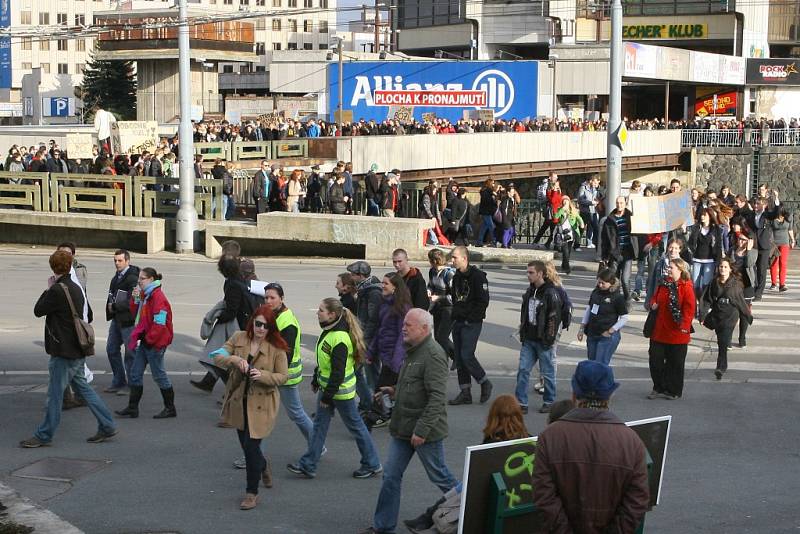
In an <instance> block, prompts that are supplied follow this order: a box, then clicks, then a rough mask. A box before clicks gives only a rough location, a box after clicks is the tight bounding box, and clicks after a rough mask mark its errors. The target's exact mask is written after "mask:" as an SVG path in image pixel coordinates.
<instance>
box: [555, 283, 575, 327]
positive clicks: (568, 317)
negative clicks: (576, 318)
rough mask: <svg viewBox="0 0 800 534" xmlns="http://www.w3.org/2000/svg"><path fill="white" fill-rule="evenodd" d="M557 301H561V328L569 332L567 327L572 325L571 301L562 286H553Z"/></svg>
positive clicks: (572, 308)
mask: <svg viewBox="0 0 800 534" xmlns="http://www.w3.org/2000/svg"><path fill="white" fill-rule="evenodd" d="M555 290H556V293H557V294H558V299H559V300H560V301H561V328H563V329H564V330H569V325H570V324H572V312H573V310H574V307H573V305H572V301H571V300H570V299H569V295H567V291H566V290H565V289H564V287H563V286H555Z"/></svg>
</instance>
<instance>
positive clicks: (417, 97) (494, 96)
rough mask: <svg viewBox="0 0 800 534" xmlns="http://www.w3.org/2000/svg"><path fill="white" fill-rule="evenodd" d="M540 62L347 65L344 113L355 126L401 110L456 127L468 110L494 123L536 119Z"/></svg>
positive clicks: (335, 101)
mask: <svg viewBox="0 0 800 534" xmlns="http://www.w3.org/2000/svg"><path fill="white" fill-rule="evenodd" d="M537 69H538V66H537V62H536V61H353V62H348V63H345V64H344V72H343V76H344V78H343V84H342V86H343V88H344V92H343V96H344V98H343V100H344V105H343V106H342V109H343V110H345V111H346V110H352V112H353V121H358V120H359V119H362V118H363V119H365V120H370V119H375V121H377V122H381V121H383V120H386V119H387V118H389V115H390V111H393V110H396V109H397V108H399V107H403V108H409V107H413V109H414V118H416V119H417V120H418V121H420V122H421V121H422V115H423V114H426V113H434V114H435V115H436V116H437V117H441V118H445V119H448V120H450V121H451V122H455V121H457V120H459V119H461V118H462V117H463V115H464V113H463V112H464V110H475V109H492V110H493V111H494V116H495V118H501V119H505V120H510V119H513V118H517V119H522V118H524V117H535V116H536V115H537V110H536V101H537V87H538V83H539V82H538V70H537ZM338 77H339V65H338V64H337V63H331V64H330V66H329V68H328V91H329V92H328V111H329V112H330V118H331V120H333V117H334V112H335V111H336V110H338V106H339V88H338V79H339V78H338Z"/></svg>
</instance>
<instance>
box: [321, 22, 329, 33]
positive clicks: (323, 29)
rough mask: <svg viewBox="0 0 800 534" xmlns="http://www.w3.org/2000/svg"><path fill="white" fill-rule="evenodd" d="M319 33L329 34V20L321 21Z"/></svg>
mask: <svg viewBox="0 0 800 534" xmlns="http://www.w3.org/2000/svg"><path fill="white" fill-rule="evenodd" d="M319 33H328V21H327V20H321V21H319Z"/></svg>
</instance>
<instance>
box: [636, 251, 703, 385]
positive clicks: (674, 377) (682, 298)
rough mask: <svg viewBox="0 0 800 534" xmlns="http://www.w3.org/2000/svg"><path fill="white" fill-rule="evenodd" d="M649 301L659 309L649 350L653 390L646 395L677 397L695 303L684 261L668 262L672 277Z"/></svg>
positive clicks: (665, 280) (681, 380)
mask: <svg viewBox="0 0 800 534" xmlns="http://www.w3.org/2000/svg"><path fill="white" fill-rule="evenodd" d="M649 304H650V309H651V310H655V311H656V322H655V327H654V328H653V333H652V334H651V335H650V350H649V354H650V377H651V378H652V379H653V391H652V392H650V395H648V396H647V398H648V399H658V398H662V399H670V400H675V399H678V398H680V397H681V395H683V370H684V369H683V367H684V363H685V362H686V350H687V348H688V346H689V341H690V339H691V330H692V319H693V318H694V312H695V304H696V303H695V297H694V287H693V285H692V275H691V273H690V272H689V265H688V264H687V263H686V262H685V261H683V260H682V259H674V260H671V261H670V262H669V276H667V277H666V278H665V279H664V280H662V281H661V282H660V283H659V285H658V288H657V289H656V292H655V295H653V298H652V299H651V300H650V303H649Z"/></svg>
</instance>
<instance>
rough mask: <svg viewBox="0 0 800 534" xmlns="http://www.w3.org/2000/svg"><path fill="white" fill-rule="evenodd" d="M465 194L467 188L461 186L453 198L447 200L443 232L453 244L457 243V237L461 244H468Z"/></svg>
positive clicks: (467, 210) (467, 209)
mask: <svg viewBox="0 0 800 534" xmlns="http://www.w3.org/2000/svg"><path fill="white" fill-rule="evenodd" d="M466 194H467V190H466V189H464V188H463V187H461V188H459V189H458V191H457V192H456V196H455V198H453V199H452V201H451V202H449V206H450V213H449V215H448V221H447V227H446V228H445V232H444V234H445V237H447V239H449V240H450V242H451V243H453V244H454V245H457V244H458V240H459V238H460V239H461V244H462V245H468V244H469V233H468V232H467V229H468V228H469V227H470V223H469V202H468V201H467V199H466V198H464V197H465V196H466Z"/></svg>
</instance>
